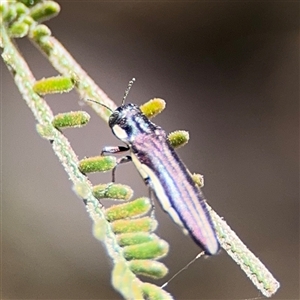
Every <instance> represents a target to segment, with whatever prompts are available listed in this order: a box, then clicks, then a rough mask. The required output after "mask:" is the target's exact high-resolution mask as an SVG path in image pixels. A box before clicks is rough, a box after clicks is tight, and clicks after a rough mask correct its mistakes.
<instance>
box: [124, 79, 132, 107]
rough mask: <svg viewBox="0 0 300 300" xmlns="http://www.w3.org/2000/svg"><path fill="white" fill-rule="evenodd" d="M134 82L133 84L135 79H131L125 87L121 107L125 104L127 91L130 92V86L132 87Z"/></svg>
mask: <svg viewBox="0 0 300 300" xmlns="http://www.w3.org/2000/svg"><path fill="white" fill-rule="evenodd" d="M134 82H135V78H132V79H131V80H130V81H129V83H128V86H127V89H126V91H125V93H124V96H123V100H122V106H123V105H124V104H125V100H126V98H127V96H128V94H129V91H130V89H131V87H132V85H133V83H134Z"/></svg>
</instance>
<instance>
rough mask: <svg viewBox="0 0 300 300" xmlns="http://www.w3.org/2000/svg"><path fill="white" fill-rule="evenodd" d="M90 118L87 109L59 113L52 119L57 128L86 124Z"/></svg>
mask: <svg viewBox="0 0 300 300" xmlns="http://www.w3.org/2000/svg"><path fill="white" fill-rule="evenodd" d="M89 120H90V115H89V114H88V113H87V112H85V111H71V112H67V113H61V114H57V115H56V116H55V117H54V118H53V121H52V125H53V126H54V127H55V128H60V129H63V128H75V127H82V126H84V125H86V124H87V123H88V122H89Z"/></svg>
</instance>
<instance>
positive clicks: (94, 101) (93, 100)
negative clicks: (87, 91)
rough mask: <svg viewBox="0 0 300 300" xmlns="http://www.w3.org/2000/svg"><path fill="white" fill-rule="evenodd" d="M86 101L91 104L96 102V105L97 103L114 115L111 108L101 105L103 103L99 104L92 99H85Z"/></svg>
mask: <svg viewBox="0 0 300 300" xmlns="http://www.w3.org/2000/svg"><path fill="white" fill-rule="evenodd" d="M85 100H86V101H90V102H94V103H97V104H99V105H101V106H103V107H105V108H106V109H107V110H109V111H110V112H111V113H113V110H112V109H111V108H109V107H108V106H106V105H105V104H103V103H101V102H98V101H95V100H92V99H85Z"/></svg>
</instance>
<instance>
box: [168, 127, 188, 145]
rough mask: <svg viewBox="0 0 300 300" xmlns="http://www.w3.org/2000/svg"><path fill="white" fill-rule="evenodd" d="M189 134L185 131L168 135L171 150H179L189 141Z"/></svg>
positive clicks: (177, 131)
mask: <svg viewBox="0 0 300 300" xmlns="http://www.w3.org/2000/svg"><path fill="white" fill-rule="evenodd" d="M189 138H190V137H189V133H188V131H185V130H176V131H173V132H171V133H170V134H169V135H168V140H169V142H170V144H171V146H172V147H173V148H180V147H183V146H184V145H186V144H187V143H188V141H189Z"/></svg>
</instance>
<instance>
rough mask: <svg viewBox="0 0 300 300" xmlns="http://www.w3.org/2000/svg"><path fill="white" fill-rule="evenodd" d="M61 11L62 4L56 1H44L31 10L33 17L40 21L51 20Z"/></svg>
mask: <svg viewBox="0 0 300 300" xmlns="http://www.w3.org/2000/svg"><path fill="white" fill-rule="evenodd" d="M59 12H60V6H59V5H58V3H56V2H54V1H43V2H40V3H38V4H36V5H35V6H33V7H32V8H31V10H30V15H31V17H32V18H33V19H34V20H35V21H38V22H41V21H45V20H49V19H51V18H53V17H55V16H56V15H57V14H58V13H59Z"/></svg>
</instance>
